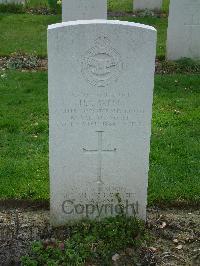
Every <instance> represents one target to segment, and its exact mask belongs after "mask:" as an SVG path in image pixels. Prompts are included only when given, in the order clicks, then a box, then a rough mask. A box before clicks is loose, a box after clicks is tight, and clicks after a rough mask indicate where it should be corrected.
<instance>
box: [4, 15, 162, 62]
mask: <svg viewBox="0 0 200 266" xmlns="http://www.w3.org/2000/svg"><path fill="white" fill-rule="evenodd" d="M118 19H121V20H128V21H134V22H138V23H144V24H148V25H152V26H154V27H155V28H156V29H157V30H158V44H157V55H158V56H161V57H163V56H164V55H165V46H166V45H165V43H166V29H167V19H166V18H162V19H160V18H151V17H145V18H132V17H121V18H118ZM60 21H61V17H60V16H42V15H28V14H18V15H15V14H1V15H0V25H1V34H0V56H5V55H10V54H12V53H14V52H17V53H19V52H22V53H29V54H33V53H36V54H37V55H39V56H46V55H47V48H46V47H47V26H48V25H49V24H53V23H57V22H60Z"/></svg>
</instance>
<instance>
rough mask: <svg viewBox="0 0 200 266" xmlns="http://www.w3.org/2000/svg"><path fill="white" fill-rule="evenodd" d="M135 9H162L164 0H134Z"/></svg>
mask: <svg viewBox="0 0 200 266" xmlns="http://www.w3.org/2000/svg"><path fill="white" fill-rule="evenodd" d="M133 4H134V5H133V6H134V10H136V11H137V10H145V9H149V10H161V9H162V0H134V2H133Z"/></svg>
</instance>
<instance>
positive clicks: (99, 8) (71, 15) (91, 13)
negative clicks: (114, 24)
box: [62, 0, 107, 21]
mask: <svg viewBox="0 0 200 266" xmlns="http://www.w3.org/2000/svg"><path fill="white" fill-rule="evenodd" d="M81 19H83V20H84V19H86V20H87V19H107V0H63V1H62V21H73V20H81Z"/></svg>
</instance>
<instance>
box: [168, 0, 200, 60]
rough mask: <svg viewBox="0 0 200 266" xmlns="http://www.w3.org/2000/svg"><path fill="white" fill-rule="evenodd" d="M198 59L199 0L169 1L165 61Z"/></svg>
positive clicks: (199, 30)
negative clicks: (185, 58)
mask: <svg viewBox="0 0 200 266" xmlns="http://www.w3.org/2000/svg"><path fill="white" fill-rule="evenodd" d="M184 57H187V58H191V59H200V0H181V1H179V0H171V2H170V10H169V19H168V33H167V59H168V60H178V59H181V58H184Z"/></svg>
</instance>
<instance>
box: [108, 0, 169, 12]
mask: <svg viewBox="0 0 200 266" xmlns="http://www.w3.org/2000/svg"><path fill="white" fill-rule="evenodd" d="M108 10H109V11H112V12H133V0H108ZM168 10H169V0H164V1H163V11H164V12H168Z"/></svg>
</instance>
